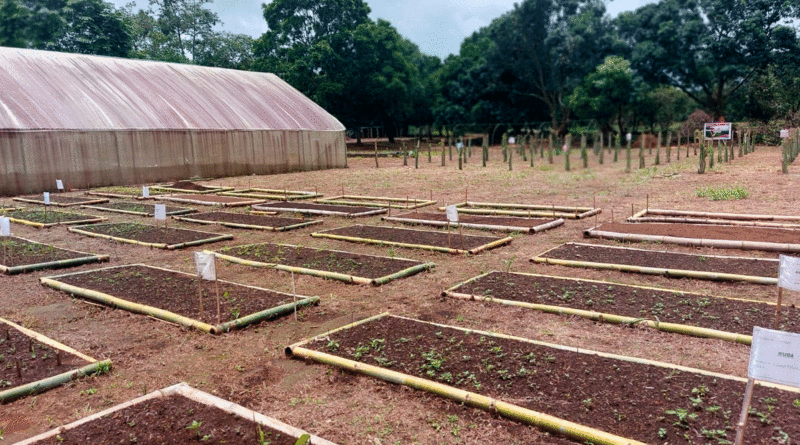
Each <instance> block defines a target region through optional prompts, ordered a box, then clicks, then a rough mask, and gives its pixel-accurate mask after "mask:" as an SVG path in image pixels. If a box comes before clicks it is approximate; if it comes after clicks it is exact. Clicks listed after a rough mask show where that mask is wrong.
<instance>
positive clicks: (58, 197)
mask: <svg viewBox="0 0 800 445" xmlns="http://www.w3.org/2000/svg"><path fill="white" fill-rule="evenodd" d="M21 198H25V199H29V200H31V201H36V203H37V204H40V205H44V196H43V195H31V196H21ZM98 201H102V199H100V200H98V199H97V198H87V197H85V196H84V197H81V196H68V195H62V194H60V193H50V202H51V203H53V204H56V205H59V204H61V205H65V206H73V205H79V204H90V203H92V202H98ZM105 201H108V200H107V199H106V200H105Z"/></svg>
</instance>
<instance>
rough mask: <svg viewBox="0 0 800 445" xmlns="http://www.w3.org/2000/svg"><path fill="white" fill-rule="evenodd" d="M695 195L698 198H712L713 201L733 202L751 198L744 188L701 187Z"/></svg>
mask: <svg viewBox="0 0 800 445" xmlns="http://www.w3.org/2000/svg"><path fill="white" fill-rule="evenodd" d="M695 194H696V195H697V197H698V198H711V200H712V201H733V200H736V199H745V198H747V197H748V196H750V192H748V191H747V189H746V188H744V187H742V186H736V187H727V188H714V187H700V188H699V189H697V191H696V192H695Z"/></svg>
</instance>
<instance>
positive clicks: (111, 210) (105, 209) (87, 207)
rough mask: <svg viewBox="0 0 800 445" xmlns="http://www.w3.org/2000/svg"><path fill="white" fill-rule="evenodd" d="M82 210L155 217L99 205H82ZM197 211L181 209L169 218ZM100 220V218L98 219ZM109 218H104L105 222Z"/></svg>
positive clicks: (170, 214)
mask: <svg viewBox="0 0 800 445" xmlns="http://www.w3.org/2000/svg"><path fill="white" fill-rule="evenodd" d="M140 205H147V204H140ZM81 208H82V209H92V210H99V211H101V212H112V213H121V214H123V215H136V216H146V217H153V215H154V212H149V213H148V212H137V211H135V210H125V209H115V208H112V207H103V206H99V205H82V206H81ZM195 212H197V210H195V209H180V210H173V211H171V212H167V213H166V215H167V216H174V215H186V214H189V213H195ZM98 218H99V217H98ZM105 219H107V218H103V220H105Z"/></svg>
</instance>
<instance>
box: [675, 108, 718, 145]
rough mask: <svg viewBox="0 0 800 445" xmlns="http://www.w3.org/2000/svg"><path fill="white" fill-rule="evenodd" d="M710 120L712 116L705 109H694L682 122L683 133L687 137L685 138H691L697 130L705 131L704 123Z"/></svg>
mask: <svg viewBox="0 0 800 445" xmlns="http://www.w3.org/2000/svg"><path fill="white" fill-rule="evenodd" d="M708 122H711V116H709V115H708V114H707V113H706V112H705V111H703V110H694V112H693V113H692V114H690V115H689V116H688V117H687V118H686V120H685V121H684V122H683V124H681V135H683V137H684V138H685V139H684V140H691V138H693V137H694V134H695V131H696V130H699V131H703V125H704V124H705V123H708Z"/></svg>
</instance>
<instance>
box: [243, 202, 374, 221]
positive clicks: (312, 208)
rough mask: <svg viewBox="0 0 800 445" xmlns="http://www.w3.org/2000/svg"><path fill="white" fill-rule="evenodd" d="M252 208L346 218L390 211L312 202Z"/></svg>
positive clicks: (255, 207) (284, 203)
mask: <svg viewBox="0 0 800 445" xmlns="http://www.w3.org/2000/svg"><path fill="white" fill-rule="evenodd" d="M252 208H253V210H257V211H262V212H278V213H287V212H288V213H300V214H304V215H324V216H345V217H350V218H353V217H358V216H372V215H378V214H381V213H386V212H387V211H388V209H386V208H377V207H361V206H342V205H333V204H313V203H310V202H270V203H266V204H258V205H254V206H253V207H252Z"/></svg>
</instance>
